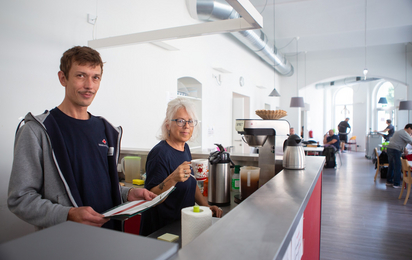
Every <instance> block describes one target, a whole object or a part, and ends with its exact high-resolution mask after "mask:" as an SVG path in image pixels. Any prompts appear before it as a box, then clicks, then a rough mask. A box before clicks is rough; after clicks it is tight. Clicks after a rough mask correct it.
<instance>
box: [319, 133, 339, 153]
mask: <svg viewBox="0 0 412 260" xmlns="http://www.w3.org/2000/svg"><path fill="white" fill-rule="evenodd" d="M323 144H324V145H325V147H327V146H333V147H335V148H336V150H339V137H338V136H337V135H335V133H334V131H333V130H332V129H330V130H329V132H328V133H326V134H325V136H324V137H323Z"/></svg>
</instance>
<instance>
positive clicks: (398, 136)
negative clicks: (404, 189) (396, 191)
mask: <svg viewBox="0 0 412 260" xmlns="http://www.w3.org/2000/svg"><path fill="white" fill-rule="evenodd" d="M411 135H412V124H407V125H406V126H405V128H404V129H402V130H399V131H396V132H395V133H394V134H393V136H392V137H391V140H390V142H389V145H388V146H387V151H386V152H387V154H388V160H389V167H388V175H387V179H386V185H387V186H393V187H394V188H400V187H401V186H400V183H401V171H402V164H401V155H402V151H403V150H404V148H405V146H406V145H407V144H412V137H411Z"/></svg>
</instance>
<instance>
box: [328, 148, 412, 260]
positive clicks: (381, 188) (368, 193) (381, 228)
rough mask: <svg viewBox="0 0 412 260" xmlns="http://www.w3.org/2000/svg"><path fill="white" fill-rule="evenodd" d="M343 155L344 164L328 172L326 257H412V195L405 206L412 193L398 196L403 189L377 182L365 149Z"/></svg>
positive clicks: (373, 167)
mask: <svg viewBox="0 0 412 260" xmlns="http://www.w3.org/2000/svg"><path fill="white" fill-rule="evenodd" d="M341 158H342V162H343V164H342V166H340V164H339V163H338V168H337V169H324V171H323V190H322V221H321V223H322V224H321V257H320V258H321V259H322V260H329V259H330V260H339V259H357V260H359V259H374V260H375V259H396V260H398V259H409V260H410V259H412V198H410V199H409V201H408V203H407V204H406V205H405V206H404V205H403V202H404V198H405V194H406V192H404V194H403V198H402V199H400V200H398V196H399V194H400V189H394V188H393V187H386V185H385V183H386V179H380V178H378V179H377V180H376V183H375V182H374V181H373V177H374V176H375V171H376V169H375V166H374V164H373V163H372V161H371V160H368V159H366V158H365V153H362V152H350V153H343V154H341ZM338 160H339V159H338ZM411 197H412V195H411Z"/></svg>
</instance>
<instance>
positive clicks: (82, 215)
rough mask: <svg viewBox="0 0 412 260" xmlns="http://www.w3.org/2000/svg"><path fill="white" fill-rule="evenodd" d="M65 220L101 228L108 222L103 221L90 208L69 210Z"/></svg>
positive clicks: (100, 215) (100, 216)
mask: <svg viewBox="0 0 412 260" xmlns="http://www.w3.org/2000/svg"><path fill="white" fill-rule="evenodd" d="M67 220H71V221H74V222H79V223H82V224H86V225H90V226H95V227H101V226H102V225H103V224H104V223H106V222H107V221H109V219H108V218H107V219H105V218H104V216H103V215H102V214H99V213H97V212H96V211H94V210H93V209H92V208H91V207H78V208H71V209H70V210H69V214H68V215H67Z"/></svg>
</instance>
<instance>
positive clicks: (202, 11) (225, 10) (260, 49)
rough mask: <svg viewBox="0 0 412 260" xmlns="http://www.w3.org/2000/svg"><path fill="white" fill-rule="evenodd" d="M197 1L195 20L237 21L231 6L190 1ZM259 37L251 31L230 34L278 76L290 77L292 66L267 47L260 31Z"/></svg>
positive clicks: (200, 0) (211, 1)
mask: <svg viewBox="0 0 412 260" xmlns="http://www.w3.org/2000/svg"><path fill="white" fill-rule="evenodd" d="M192 1H197V3H196V13H197V17H193V15H192V13H191V15H192V17H193V18H195V19H199V20H203V21H215V20H226V19H237V18H239V17H240V15H239V13H237V12H236V11H235V10H234V9H233V7H232V6H230V5H228V4H224V3H220V2H216V1H213V0H192ZM259 32H260V35H258V34H257V33H255V32H254V31H252V30H249V31H239V32H231V34H232V35H233V36H234V37H235V38H236V39H238V40H239V41H240V42H241V43H243V44H244V45H246V46H247V47H248V48H249V49H251V50H252V51H253V52H254V53H256V54H257V55H258V56H259V57H260V58H262V59H263V60H264V61H265V62H266V63H268V64H269V65H270V66H271V67H272V68H274V69H275V70H276V71H277V72H278V73H279V74H281V75H283V76H288V77H289V76H292V75H293V73H294V69H293V66H292V65H291V64H290V62H289V61H288V60H287V59H286V58H285V56H284V55H283V54H282V53H280V52H279V51H278V50H277V49H276V47H275V46H274V47H273V48H271V47H269V46H268V45H267V37H266V35H265V34H264V33H263V32H262V31H261V30H260V31H259Z"/></svg>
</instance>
